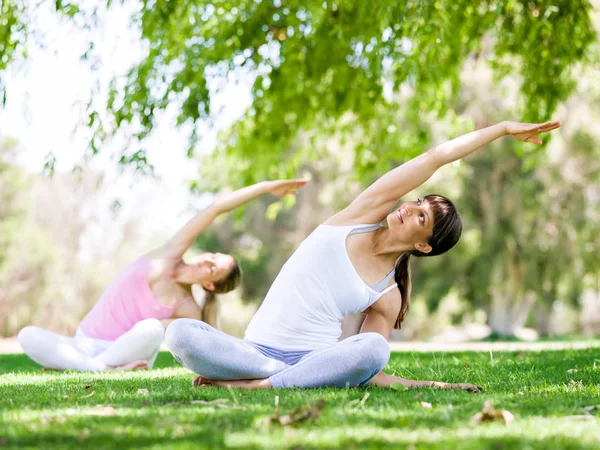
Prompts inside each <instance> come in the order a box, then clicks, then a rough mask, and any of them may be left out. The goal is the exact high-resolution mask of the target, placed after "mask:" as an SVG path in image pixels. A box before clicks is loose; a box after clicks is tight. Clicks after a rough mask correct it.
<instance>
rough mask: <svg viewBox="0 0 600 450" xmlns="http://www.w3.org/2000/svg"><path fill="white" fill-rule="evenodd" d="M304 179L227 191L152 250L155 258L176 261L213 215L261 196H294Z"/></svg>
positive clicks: (254, 185) (266, 183)
mask: <svg viewBox="0 0 600 450" xmlns="http://www.w3.org/2000/svg"><path fill="white" fill-rule="evenodd" d="M306 182H307V180H304V179H298V180H275V181H262V182H260V183H257V184H253V185H251V186H247V187H245V188H242V189H238V190H237V191H233V192H229V193H227V194H223V195H221V196H220V197H218V198H217V199H216V200H215V201H214V203H213V204H212V205H210V206H209V207H208V208H205V209H203V210H202V211H200V212H199V213H198V214H196V215H195V216H194V217H193V218H192V219H190V220H189V221H188V222H187V223H186V224H185V225H184V226H183V227H182V228H181V229H180V230H179V231H177V233H175V235H174V236H173V237H172V238H171V239H169V240H168V241H167V243H166V244H165V245H163V246H162V247H160V248H159V249H157V250H155V251H154V252H153V253H156V254H155V256H160V257H170V258H179V257H181V256H183V254H184V253H185V252H186V251H187V249H188V248H190V246H191V245H192V244H193V243H194V241H195V240H196V238H197V237H198V235H199V234H200V233H202V232H203V231H204V230H205V229H206V228H207V227H208V226H209V225H210V224H211V223H212V221H213V220H215V218H216V217H217V216H219V215H220V214H223V213H226V212H228V211H231V210H233V209H235V208H237V207H238V206H241V205H243V204H244V203H247V202H249V201H250V200H253V199H255V198H257V197H259V196H261V195H263V194H267V193H270V194H273V195H276V196H278V197H281V196H283V195H286V194H296V192H297V190H298V189H299V188H300V187H302V186H303V185H304V184H306Z"/></svg>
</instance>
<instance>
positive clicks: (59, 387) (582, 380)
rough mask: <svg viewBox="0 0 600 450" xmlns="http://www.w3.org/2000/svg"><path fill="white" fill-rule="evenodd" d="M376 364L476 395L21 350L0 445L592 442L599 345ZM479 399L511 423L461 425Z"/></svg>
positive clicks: (7, 375)
mask: <svg viewBox="0 0 600 450" xmlns="http://www.w3.org/2000/svg"><path fill="white" fill-rule="evenodd" d="M386 371H387V372H391V373H394V372H395V373H397V374H398V375H400V376H403V377H405V378H415V379H430V380H431V379H435V380H441V381H452V382H462V381H469V382H471V383H474V384H478V385H480V386H484V387H485V392H484V393H482V394H470V393H467V392H462V391H455V390H433V389H411V390H401V389H398V390H393V389H384V388H375V387H369V388H367V389H313V390H299V389H289V390H278V391H275V390H269V391H252V392H250V391H241V390H227V389H219V388H199V389H193V388H192V387H191V380H192V378H193V374H192V373H190V372H189V371H187V370H186V369H184V368H182V367H181V366H179V365H178V364H177V363H176V362H175V361H174V360H173V358H172V357H171V355H170V354H168V353H161V354H160V355H159V359H158V361H157V364H156V367H155V369H154V370H151V371H147V372H129V373H98V374H90V373H58V372H42V371H41V370H40V368H39V366H37V365H36V364H35V363H33V362H31V361H29V360H28V359H27V358H26V357H25V356H23V355H0V411H1V416H0V447H2V448H19V449H23V448H42V449H50V448H60V449H63V448H86V449H87V448H112V449H114V448H119V449H125V448H190V449H201V448H210V449H216V448H245V449H264V448H278V449H281V448H284V449H324V448H344V449H369V448H372V449H375V448H386V449H387V448H410V449H452V448H460V449H461V450H464V449H495V450H497V449H507V450H508V449H511V450H512V449H518V448H523V449H558V448H563V449H590V450H591V449H598V448H600V447H599V445H600V444H599V442H600V420H599V418H600V348H590V349H584V350H564V351H543V352H495V353H493V354H490V353H489V352H461V353H453V352H445V353H413V352H396V353H393V354H392V358H391V360H390V363H389V365H388V368H387V370H386ZM276 397H278V400H279V407H280V416H279V417H280V419H279V420H280V421H284V420H285V419H286V417H284V416H285V415H289V412H290V411H291V410H293V409H295V408H298V407H305V408H306V405H307V403H308V405H310V409H309V410H308V412H309V413H310V414H312V415H313V416H316V417H314V421H313V420H312V418H311V419H309V420H305V421H298V422H294V423H292V424H288V425H281V424H280V423H278V422H279V421H278V420H275V419H272V420H269V418H273V417H276V416H275V406H274V402H275V398H276ZM488 399H490V400H492V402H493V403H494V405H495V406H496V407H497V408H499V409H500V408H501V409H504V410H507V411H509V412H511V413H512V414H513V415H514V417H515V418H514V420H513V421H512V423H510V424H509V425H506V424H505V423H504V422H503V421H495V422H490V423H479V424H478V423H474V422H472V421H471V417H472V416H474V415H475V414H476V413H478V412H480V411H481V410H482V407H483V403H484V401H485V400H488ZM320 400H324V401H325V403H324V407H323V409H322V410H321V411H320V413H319V411H318V408H316V407H315V405H317V404H318V403H319V401H320ZM191 402H194V403H191ZM428 404H430V405H431V407H428V406H429V405H428ZM307 415H308V414H307ZM268 422H271V423H270V424H269V423H268Z"/></svg>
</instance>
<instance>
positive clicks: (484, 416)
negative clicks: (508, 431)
mask: <svg viewBox="0 0 600 450" xmlns="http://www.w3.org/2000/svg"><path fill="white" fill-rule="evenodd" d="M513 420H515V416H514V415H513V414H512V413H511V412H509V411H506V410H505V409H496V408H494V405H493V404H492V401H491V400H486V401H485V403H484V404H483V409H482V410H481V412H479V413H477V414H475V415H474V416H473V417H471V423H482V422H493V421H503V422H504V423H505V424H506V425H509V424H510V423H511V422H512V421H513Z"/></svg>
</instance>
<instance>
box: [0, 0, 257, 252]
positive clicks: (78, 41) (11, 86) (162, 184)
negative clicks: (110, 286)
mask: <svg viewBox="0 0 600 450" xmlns="http://www.w3.org/2000/svg"><path fill="white" fill-rule="evenodd" d="M51 3H53V2H45V4H44V5H43V6H42V7H41V8H39V9H38V10H37V11H36V17H34V28H37V29H41V30H43V31H44V33H45V35H44V36H42V37H41V38H34V39H32V40H31V42H30V43H29V47H28V53H29V56H28V60H27V62H26V63H24V64H19V65H18V66H13V67H11V68H10V70H9V71H8V73H6V74H3V77H4V80H5V83H6V85H7V92H8V98H7V105H6V108H5V109H4V110H1V109H0V135H1V136H5V137H6V136H8V137H12V138H14V139H16V140H17V141H18V144H19V159H18V162H19V164H21V165H23V166H24V167H26V168H27V169H28V170H29V171H31V172H37V173H40V172H41V171H42V167H43V164H44V160H45V158H46V155H47V154H49V153H52V154H54V156H55V157H56V159H57V164H56V169H57V172H68V171H70V170H71V169H72V168H73V167H74V166H75V165H77V164H81V163H82V157H83V155H84V152H85V148H86V145H87V142H88V138H89V131H88V130H86V129H85V127H82V126H80V127H78V128H77V130H76V127H77V125H78V124H80V122H81V120H82V117H85V116H84V115H83V112H84V107H85V106H84V105H85V104H86V103H87V101H88V100H89V96H90V91H91V90H92V88H93V87H94V86H95V84H96V82H97V80H99V81H100V86H101V93H100V98H98V100H99V101H100V102H102V100H103V99H102V97H101V96H102V95H104V94H105V92H106V86H107V85H108V81H109V80H110V79H111V78H112V77H113V76H114V75H117V74H123V73H125V71H126V70H127V68H129V67H130V66H131V65H132V64H134V63H135V62H136V61H138V60H139V59H140V58H141V56H142V55H143V51H142V44H141V42H140V40H139V38H138V33H137V30H136V29H135V28H132V26H131V22H130V16H131V14H132V12H134V11H135V8H137V7H138V6H137V5H133V7H132V2H128V4H127V5H125V6H122V5H120V4H118V2H115V4H114V6H113V7H112V9H111V11H109V12H108V13H104V14H102V16H100V20H99V25H98V28H97V29H94V30H92V31H91V32H83V31H81V30H80V29H78V27H77V26H75V25H74V24H73V23H71V22H70V21H69V20H67V19H64V18H60V17H58V16H57V14H52V13H51V11H50V10H51V6H52V5H51ZM90 39H91V40H93V41H94V43H95V50H96V53H97V55H98V56H99V57H100V64H99V66H98V70H96V71H93V70H91V68H90V63H89V62H86V61H81V59H80V57H81V55H82V53H83V52H84V51H85V50H86V48H87V45H88V41H89V40H90ZM40 42H43V44H44V47H41V46H40V45H39V43H40ZM250 83H251V80H250V79H248V80H247V82H246V83H244V82H242V83H239V84H234V83H229V84H227V87H226V88H225V89H224V90H223V91H222V92H221V93H220V94H219V95H218V96H217V97H215V99H214V101H213V106H215V108H214V110H215V111H220V114H219V116H218V117H215V118H214V123H215V127H214V129H210V128H209V127H208V126H207V127H206V134H205V135H204V138H203V141H202V144H201V145H200V148H199V149H198V151H199V152H205V151H210V150H211V149H212V148H213V147H214V145H215V143H216V138H217V130H218V129H222V128H224V127H226V126H228V124H230V123H231V122H232V121H233V120H235V119H236V118H237V117H239V116H240V115H241V114H242V113H243V111H244V110H245V108H246V107H247V106H248V105H249V103H250V92H249V86H250ZM221 106H223V107H222V108H220V107H221ZM174 123H175V121H174V114H173V111H170V112H168V113H167V114H165V115H164V116H163V117H161V118H160V124H159V126H158V128H157V129H156V130H155V131H154V133H153V134H152V136H151V138H149V140H148V141H147V142H146V145H145V147H146V148H147V150H148V157H149V160H150V162H151V163H152V164H153V165H154V167H155V172H156V179H149V178H141V177H140V176H137V177H133V176H132V175H131V174H123V173H119V171H118V169H117V164H116V162H115V160H114V159H112V160H111V158H110V155H111V154H112V153H114V152H115V151H116V150H118V149H119V148H120V147H119V139H118V138H117V139H115V141H114V142H113V144H112V145H109V146H107V147H105V148H103V149H102V150H103V151H102V153H101V156H99V157H97V158H95V159H94V160H92V161H91V162H90V163H88V167H92V168H94V169H95V170H98V171H101V172H103V173H104V174H105V177H106V180H107V182H106V183H105V186H104V187H103V188H102V196H103V198H104V199H105V202H104V204H103V206H102V208H104V209H105V210H106V214H105V216H106V217H105V218H106V220H105V221H104V224H103V225H101V226H99V227H97V229H96V230H95V231H94V230H89V231H88V234H90V236H89V237H90V238H91V239H89V240H90V241H96V240H97V239H98V238H99V237H100V236H102V235H104V234H106V233H107V232H109V231H110V233H109V234H112V233H114V232H115V230H109V228H113V227H118V226H119V223H122V222H123V221H125V220H126V219H127V218H128V217H135V216H138V217H142V218H143V219H144V220H143V222H144V225H145V228H144V230H143V231H144V232H145V233H147V234H157V233H158V234H165V233H169V232H172V231H174V230H175V229H176V228H177V226H179V225H181V224H182V223H183V222H185V220H186V219H187V218H188V217H189V216H190V215H191V214H192V212H193V211H194V208H196V207H197V206H198V202H197V201H196V202H194V200H197V199H194V198H192V196H191V195H190V194H189V192H188V189H187V182H188V181H189V180H190V179H193V178H194V176H195V174H196V172H197V168H198V163H197V162H196V161H195V160H190V159H188V158H187V157H186V156H185V149H186V133H185V131H186V130H182V129H176V127H175V126H174ZM121 142H122V141H121ZM116 198H118V199H119V201H121V203H122V204H123V205H124V208H123V210H122V213H121V217H120V219H119V220H118V221H117V222H116V223H114V224H113V223H112V220H111V219H110V214H109V210H108V209H109V205H110V203H111V202H112V201H113V200H114V199H116ZM84 247H85V245H84ZM89 250H90V251H92V249H89Z"/></svg>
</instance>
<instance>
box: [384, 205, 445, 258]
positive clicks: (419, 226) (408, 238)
mask: <svg viewBox="0 0 600 450" xmlns="http://www.w3.org/2000/svg"><path fill="white" fill-rule="evenodd" d="M387 221H388V226H389V231H390V232H391V233H393V235H394V236H395V237H396V238H397V240H398V241H399V242H401V243H403V244H410V245H411V246H413V247H414V249H415V250H418V251H420V252H423V253H429V252H430V251H431V246H430V245H429V241H430V239H431V236H432V234H433V223H434V212H433V211H432V208H431V205H430V204H429V202H427V201H426V200H421V199H417V200H416V201H413V202H407V203H404V204H403V205H402V206H400V208H398V209H397V210H395V211H393V212H392V213H390V214H389V215H388V217H387Z"/></svg>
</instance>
